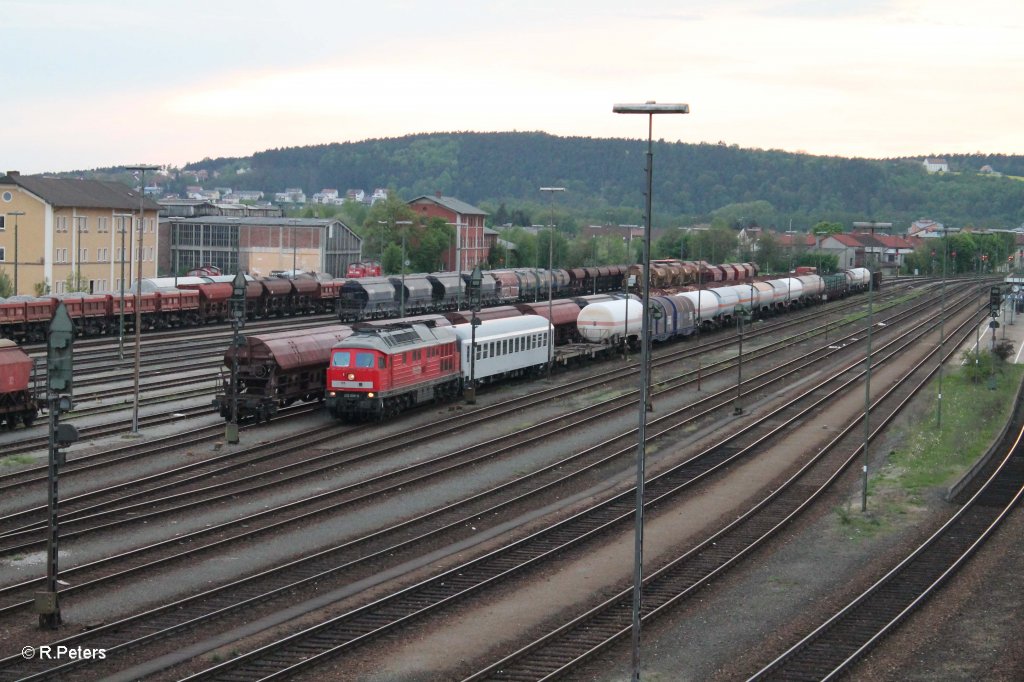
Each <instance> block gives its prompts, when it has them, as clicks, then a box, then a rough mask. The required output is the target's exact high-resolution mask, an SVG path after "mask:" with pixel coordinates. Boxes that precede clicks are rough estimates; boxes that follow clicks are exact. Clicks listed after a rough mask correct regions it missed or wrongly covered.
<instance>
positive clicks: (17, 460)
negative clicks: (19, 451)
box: [0, 455, 34, 467]
mask: <svg viewBox="0 0 1024 682" xmlns="http://www.w3.org/2000/svg"><path fill="white" fill-rule="evenodd" d="M33 461H34V460H33V459H32V457H30V456H29V455H9V456H7V457H3V458H0V466H4V467H13V466H19V465H21V464H31V463H32V462H33Z"/></svg>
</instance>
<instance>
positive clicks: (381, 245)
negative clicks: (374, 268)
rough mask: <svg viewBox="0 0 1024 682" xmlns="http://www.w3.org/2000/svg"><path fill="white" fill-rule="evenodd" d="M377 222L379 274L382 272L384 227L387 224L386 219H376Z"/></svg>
mask: <svg viewBox="0 0 1024 682" xmlns="http://www.w3.org/2000/svg"><path fill="white" fill-rule="evenodd" d="M377 224H378V225H380V267H381V274H384V227H385V226H386V225H387V224H388V221H387V220H378V221H377Z"/></svg>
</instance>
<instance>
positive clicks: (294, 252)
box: [288, 218, 299, 279]
mask: <svg viewBox="0 0 1024 682" xmlns="http://www.w3.org/2000/svg"><path fill="white" fill-rule="evenodd" d="M298 222H299V221H298V220H296V219H295V218H291V219H290V220H289V221H288V224H289V225H291V226H292V234H291V240H292V278H293V279H294V277H295V267H296V266H295V261H296V256H297V255H298V252H297V249H296V245H295V226H296V225H297V224H298Z"/></svg>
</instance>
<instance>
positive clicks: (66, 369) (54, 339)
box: [35, 303, 78, 630]
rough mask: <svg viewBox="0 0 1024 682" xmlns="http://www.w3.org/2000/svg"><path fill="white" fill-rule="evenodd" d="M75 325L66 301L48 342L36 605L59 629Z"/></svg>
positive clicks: (44, 621) (47, 626)
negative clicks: (61, 474) (60, 474)
mask: <svg viewBox="0 0 1024 682" xmlns="http://www.w3.org/2000/svg"><path fill="white" fill-rule="evenodd" d="M74 339H75V326H74V324H73V323H72V322H71V316H70V315H68V310H67V307H66V306H65V305H64V303H60V304H59V305H58V306H57V310H56V312H55V313H54V315H53V320H52V321H51V322H50V329H49V333H48V338H47V343H46V389H47V390H46V400H47V405H48V410H49V416H50V437H49V458H48V465H47V483H48V491H47V526H48V528H47V531H48V533H47V538H46V554H47V562H46V585H45V588H46V589H44V590H43V591H42V592H37V593H36V600H35V607H36V609H35V610H36V613H38V614H39V627H40V629H44V630H56V629H57V628H58V627H59V626H60V624H61V617H60V598H59V595H58V593H57V573H58V561H57V559H58V556H59V551H60V550H59V547H58V532H57V529H58V526H57V503H58V499H59V498H58V495H57V490H58V488H57V471H58V467H59V466H60V465H62V464H64V453H63V452H62V450H61V448H64V447H67V446H68V445H70V444H71V443H74V442H75V441H77V440H78V430H77V429H76V428H75V427H74V426H72V425H71V424H61V423H60V413H61V412H68V411H69V410H71V408H72V402H71V386H72V379H71V375H72V371H73V365H74V361H73V352H74Z"/></svg>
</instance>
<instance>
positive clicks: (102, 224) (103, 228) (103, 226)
mask: <svg viewBox="0 0 1024 682" xmlns="http://www.w3.org/2000/svg"><path fill="white" fill-rule="evenodd" d="M96 231H97V232H110V218H103V217H100V218H97V219H96Z"/></svg>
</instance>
